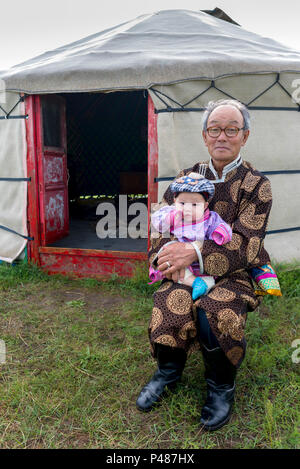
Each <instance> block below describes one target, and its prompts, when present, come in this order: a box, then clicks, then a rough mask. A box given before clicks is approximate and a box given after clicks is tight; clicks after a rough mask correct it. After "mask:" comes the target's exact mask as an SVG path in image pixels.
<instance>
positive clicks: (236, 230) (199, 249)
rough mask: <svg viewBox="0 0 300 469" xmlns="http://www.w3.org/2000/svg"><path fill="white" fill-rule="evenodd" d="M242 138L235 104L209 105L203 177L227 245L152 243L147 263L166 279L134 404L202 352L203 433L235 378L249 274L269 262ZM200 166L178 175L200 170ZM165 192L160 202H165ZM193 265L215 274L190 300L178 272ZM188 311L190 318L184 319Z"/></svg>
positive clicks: (221, 420)
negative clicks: (153, 364) (150, 369)
mask: <svg viewBox="0 0 300 469" xmlns="http://www.w3.org/2000/svg"><path fill="white" fill-rule="evenodd" d="M248 137H249V113H248V111H247V108H246V107H245V106H244V105H242V104H241V103H240V102H238V101H235V100H219V101H217V102H210V103H209V104H208V106H207V108H206V111H205V113H204V120H203V139H204V142H205V145H206V146H207V149H208V152H209V154H210V160H209V161H208V162H207V163H206V164H207V169H206V175H205V177H206V178H207V179H210V180H211V181H213V182H214V184H215V195H214V197H213V199H212V201H211V202H210V204H209V209H211V210H214V211H215V212H217V213H219V215H220V216H221V217H222V218H223V219H224V220H225V221H226V222H227V223H228V224H229V225H230V226H231V227H232V232H233V236H232V240H231V241H230V242H229V243H228V244H224V245H222V246H219V245H217V244H216V243H215V242H214V241H211V240H205V241H204V242H199V241H196V242H193V243H179V242H175V243H173V244H169V245H167V246H165V247H164V248H163V250H161V248H162V246H164V244H166V243H167V242H168V241H170V239H167V238H163V237H162V236H161V237H160V238H158V239H152V240H151V242H152V245H151V249H150V251H149V259H150V262H151V261H152V260H153V258H154V257H155V256H157V253H158V252H159V251H160V253H159V255H158V268H159V270H160V271H161V272H163V273H164V274H165V276H166V279H165V280H164V281H163V282H162V284H161V286H160V287H159V288H158V290H157V292H156V293H155V294H154V308H153V312H152V318H151V321H150V325H149V337H150V343H151V351H152V355H153V356H154V357H156V358H157V362H158V369H157V371H156V373H155V374H154V376H153V377H152V379H151V380H150V382H149V383H148V384H147V385H146V386H145V387H144V388H143V389H142V391H141V393H140V395H139V397H138V399H137V407H138V408H139V409H140V410H143V411H148V410H150V409H151V408H152V407H153V406H154V404H155V403H157V402H158V401H159V400H160V399H161V397H162V395H163V393H164V391H165V390H166V388H169V389H173V388H174V387H175V385H176V383H177V382H178V381H179V379H180V377H181V374H182V372H183V369H184V365H185V361H186V357H187V354H189V353H191V351H192V350H194V349H195V348H197V346H198V348H199V345H200V348H201V351H202V354H203V359H204V365H205V379H206V382H207V398H206V402H205V404H204V406H203V409H202V412H201V420H200V422H201V424H202V425H203V428H204V429H206V430H216V429H218V428H220V427H222V426H223V425H224V424H225V423H226V422H228V420H229V418H230V415H231V411H232V405H233V401H234V392H235V378H236V372H237V369H238V368H239V367H240V365H241V363H242V361H243V359H244V357H245V351H246V340H245V337H244V329H245V324H246V319H247V312H248V311H253V310H254V309H255V308H256V307H257V306H258V305H259V299H258V297H257V296H256V295H255V292H254V288H253V285H252V281H251V278H250V275H249V269H250V268H252V267H257V266H261V265H263V264H266V263H267V262H270V259H269V256H268V254H267V252H266V251H265V249H264V247H263V240H264V237H265V230H266V226H267V222H268V217H269V213H270V209H271V204H272V194H271V187H270V182H269V180H268V179H267V178H266V177H265V176H264V175H262V174H261V173H260V172H259V171H257V170H255V169H254V168H253V167H252V166H251V164H250V163H248V162H246V161H243V160H242V157H241V155H240V149H241V147H243V146H244V145H245V144H246V142H247V139H248ZM199 167H200V163H197V164H195V165H194V166H193V167H192V168H189V169H185V170H183V171H181V172H180V174H179V176H182V175H186V174H189V173H191V172H197V171H199ZM172 202H173V197H172V193H171V191H170V188H168V189H167V191H166V192H165V194H164V198H163V201H162V204H169V205H170V204H172ZM195 261H198V262H199V265H200V268H201V269H202V273H204V274H206V275H211V276H214V277H215V283H216V284H215V287H214V288H213V289H212V290H211V291H210V292H209V293H208V294H207V295H205V296H202V297H200V298H199V299H197V300H196V301H195V302H194V303H193V302H192V300H191V295H190V290H189V288H190V287H188V286H186V285H183V284H182V283H177V282H178V280H179V279H182V278H183V276H184V269H185V268H186V267H187V266H189V265H191V263H192V262H195ZM191 308H192V310H193V313H194V316H192V320H191Z"/></svg>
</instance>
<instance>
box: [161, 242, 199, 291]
mask: <svg viewBox="0 0 300 469" xmlns="http://www.w3.org/2000/svg"><path fill="white" fill-rule="evenodd" d="M197 260H198V256H197V253H196V251H195V249H194V247H193V246H192V244H190V243H180V242H179V241H178V242H177V243H172V244H168V246H166V247H164V248H163V250H162V251H161V252H160V253H159V255H158V261H157V264H158V267H157V268H158V270H160V271H161V272H162V273H163V274H164V275H165V276H166V277H167V278H168V279H169V280H173V282H178V280H179V279H180V280H183V278H184V273H185V269H186V267H188V266H190V265H191V264H192V263H193V262H195V261H197Z"/></svg>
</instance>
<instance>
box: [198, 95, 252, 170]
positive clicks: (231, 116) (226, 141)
mask: <svg viewBox="0 0 300 469" xmlns="http://www.w3.org/2000/svg"><path fill="white" fill-rule="evenodd" d="M212 126H213V127H221V128H222V129H224V128H225V127H228V126H235V127H238V128H241V127H244V118H243V115H242V113H241V112H240V111H239V110H238V109H236V108H235V107H233V106H230V105H228V104H227V105H223V106H219V107H217V108H216V109H215V110H214V111H212V113H211V114H210V116H209V118H208V122H207V128H208V127H212ZM202 135H203V139H204V142H205V145H206V146H207V149H208V152H209V154H210V156H211V157H212V160H213V162H216V163H219V164H220V163H224V166H225V165H226V164H229V163H230V162H231V161H233V160H234V159H235V158H236V157H237V156H238V154H239V152H240V149H241V147H243V146H244V145H245V143H246V141H247V139H248V136H249V130H246V131H244V130H240V131H239V132H238V134H237V136H236V137H227V136H226V135H225V132H224V131H222V132H221V134H220V135H219V137H210V136H209V135H208V133H207V132H204V131H203V132H202Z"/></svg>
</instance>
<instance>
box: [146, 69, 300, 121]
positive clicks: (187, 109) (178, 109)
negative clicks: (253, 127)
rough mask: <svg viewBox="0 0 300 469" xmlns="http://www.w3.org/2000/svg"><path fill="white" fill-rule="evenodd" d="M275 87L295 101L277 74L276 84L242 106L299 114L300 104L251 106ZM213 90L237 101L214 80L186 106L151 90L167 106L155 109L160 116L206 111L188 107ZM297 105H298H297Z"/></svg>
mask: <svg viewBox="0 0 300 469" xmlns="http://www.w3.org/2000/svg"><path fill="white" fill-rule="evenodd" d="M275 85H279V86H280V87H281V88H282V89H283V91H284V92H285V93H286V94H287V95H288V96H289V97H290V98H291V99H293V97H292V95H291V94H290V93H289V91H288V90H287V89H286V88H285V87H284V86H283V84H282V83H280V73H277V74H276V79H275V81H274V83H272V84H271V85H269V86H268V87H267V88H266V89H265V90H263V91H261V92H260V93H259V94H258V95H257V96H256V97H255V98H253V99H252V100H251V101H249V103H244V102H242V101H240V102H242V104H244V105H245V106H247V108H248V109H250V110H260V111H297V112H300V104H298V107H277V106H274V107H271V106H251V104H252V103H253V102H254V101H256V100H257V99H258V98H260V97H261V96H262V95H264V94H265V93H267V91H269V90H270V89H271V88H273V86H275ZM211 88H214V89H216V90H217V91H219V92H220V93H223V94H224V96H227V97H228V98H231V99H237V98H235V97H234V96H232V95H230V94H228V93H226V91H224V90H221V89H220V88H218V87H217V86H216V84H215V81H214V80H211V82H210V86H209V87H208V88H206V89H205V90H204V91H202V92H201V93H200V94H198V95H197V96H195V97H194V98H192V99H190V100H189V101H188V102H186V103H185V104H180V103H178V102H177V101H175V100H174V99H173V98H171V97H170V96H168V95H167V94H165V93H163V92H162V91H159V90H157V89H155V88H151V91H153V93H154V94H155V96H156V97H157V98H158V99H159V100H160V101H161V102H162V103H163V104H164V105H165V106H166V107H165V108H164V109H155V114H159V113H161V112H201V111H205V107H198V108H197V107H187V106H188V105H189V104H191V103H192V102H193V101H195V100H196V99H198V98H199V97H200V96H202V95H203V94H205V93H206V92H207V91H208V90H210V89H211ZM162 96H164V97H165V98H167V99H169V100H170V101H172V102H173V103H174V104H177V106H178V107H171V106H170V105H169V104H168V103H167V102H166V101H165V100H164V99H163V98H162ZM295 104H296V103H295Z"/></svg>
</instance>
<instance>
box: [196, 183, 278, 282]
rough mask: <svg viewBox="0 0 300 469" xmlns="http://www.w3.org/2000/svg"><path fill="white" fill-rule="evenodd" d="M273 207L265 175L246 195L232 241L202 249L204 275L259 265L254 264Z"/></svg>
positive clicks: (223, 273) (215, 274)
mask: <svg viewBox="0 0 300 469" xmlns="http://www.w3.org/2000/svg"><path fill="white" fill-rule="evenodd" d="M271 206H272V192H271V184H270V181H269V180H268V179H267V178H266V177H265V176H262V177H261V179H260V180H259V181H258V183H257V185H256V187H255V188H254V190H253V191H251V192H245V193H244V195H243V198H242V200H241V202H240V204H239V209H238V214H237V217H236V220H235V221H234V222H233V224H232V240H231V241H230V242H229V243H227V244H224V245H223V246H218V245H217V244H216V243H215V242H214V241H211V240H205V241H204V243H203V246H202V248H201V246H199V249H200V250H201V255H202V261H203V272H201V273H204V274H207V275H213V276H215V277H222V276H224V275H227V274H230V273H232V272H235V271H237V270H241V269H250V268H252V267H254V266H257V263H255V262H254V261H255V260H257V258H259V253H260V250H261V248H262V246H263V240H264V237H265V234H266V228H267V224H268V218H269V214H270V210H271Z"/></svg>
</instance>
